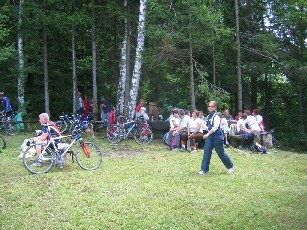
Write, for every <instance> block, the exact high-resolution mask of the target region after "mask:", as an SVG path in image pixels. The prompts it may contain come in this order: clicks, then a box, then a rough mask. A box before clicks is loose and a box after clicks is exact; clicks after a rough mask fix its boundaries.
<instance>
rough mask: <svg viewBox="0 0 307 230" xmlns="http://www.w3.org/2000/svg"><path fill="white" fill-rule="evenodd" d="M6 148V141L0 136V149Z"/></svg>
mask: <svg viewBox="0 0 307 230" xmlns="http://www.w3.org/2000/svg"><path fill="white" fill-rule="evenodd" d="M5 148H6V141H5V139H4V137H3V136H2V135H0V149H5Z"/></svg>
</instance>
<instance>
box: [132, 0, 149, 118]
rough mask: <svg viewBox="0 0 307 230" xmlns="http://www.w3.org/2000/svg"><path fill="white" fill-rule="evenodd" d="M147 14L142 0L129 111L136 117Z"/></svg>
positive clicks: (144, 0)
mask: <svg viewBox="0 0 307 230" xmlns="http://www.w3.org/2000/svg"><path fill="white" fill-rule="evenodd" d="M145 14H146V0H140V12H139V25H138V38H137V47H136V54H135V63H134V69H133V76H132V81H131V90H130V101H129V102H128V111H129V117H130V118H133V117H134V113H135V106H136V99H137V96H138V90H139V84H140V75H141V66H142V52H143V49H144V40H145Z"/></svg>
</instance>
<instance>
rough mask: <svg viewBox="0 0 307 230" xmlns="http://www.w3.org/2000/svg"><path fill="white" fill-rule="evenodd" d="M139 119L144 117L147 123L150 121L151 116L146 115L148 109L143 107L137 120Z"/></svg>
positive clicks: (137, 115)
mask: <svg viewBox="0 0 307 230" xmlns="http://www.w3.org/2000/svg"><path fill="white" fill-rule="evenodd" d="M139 117H143V118H144V120H145V121H148V120H149V116H148V114H147V113H146V108H145V107H141V108H140V111H139V112H138V113H137V114H136V118H139Z"/></svg>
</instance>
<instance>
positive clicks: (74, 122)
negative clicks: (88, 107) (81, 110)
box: [55, 113, 94, 133]
mask: <svg viewBox="0 0 307 230" xmlns="http://www.w3.org/2000/svg"><path fill="white" fill-rule="evenodd" d="M93 118H94V116H93V114H92V113H89V115H88V116H87V117H86V119H85V120H83V119H82V117H80V116H79V115H77V114H73V113H72V114H71V116H70V117H69V116H68V115H66V114H65V113H63V115H61V116H60V120H58V121H56V122H55V124H56V125H57V126H58V127H59V129H60V132H61V133H64V132H65V131H66V130H67V128H68V124H70V128H69V130H70V131H69V133H72V131H73V130H74V128H75V127H76V126H82V127H83V131H84V130H85V129H86V128H93V127H94V124H93V122H92V119H93Z"/></svg>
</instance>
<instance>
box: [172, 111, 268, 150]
mask: <svg viewBox="0 0 307 230" xmlns="http://www.w3.org/2000/svg"><path fill="white" fill-rule="evenodd" d="M217 115H219V116H220V117H221V125H220V128H221V129H222V131H223V133H224V143H225V147H228V146H229V141H228V135H229V134H230V131H231V129H230V125H231V124H233V125H235V130H234V133H233V134H235V135H242V136H243V137H244V139H245V143H244V146H245V147H247V148H248V147H250V146H251V145H252V144H253V143H254V136H255V135H257V134H259V133H260V132H261V131H264V126H263V118H262V116H260V115H259V112H258V110H257V109H254V110H253V112H252V113H251V112H250V111H249V110H245V111H244V112H242V111H239V113H238V115H237V116H236V117H235V119H233V117H232V116H231V115H230V113H229V110H228V109H225V110H224V113H219V112H217ZM169 122H170V130H169V132H168V135H167V138H166V144H167V145H168V149H169V150H177V149H180V150H182V151H186V150H187V143H188V141H189V144H190V145H189V147H190V148H191V153H196V152H197V145H198V143H200V142H201V141H202V140H203V135H204V133H205V132H207V125H206V123H207V121H206V117H205V116H204V114H203V112H202V111H198V110H193V111H192V113H191V114H190V112H189V111H185V110H183V109H177V108H174V109H173V110H172V114H171V115H170V117H169Z"/></svg>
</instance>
